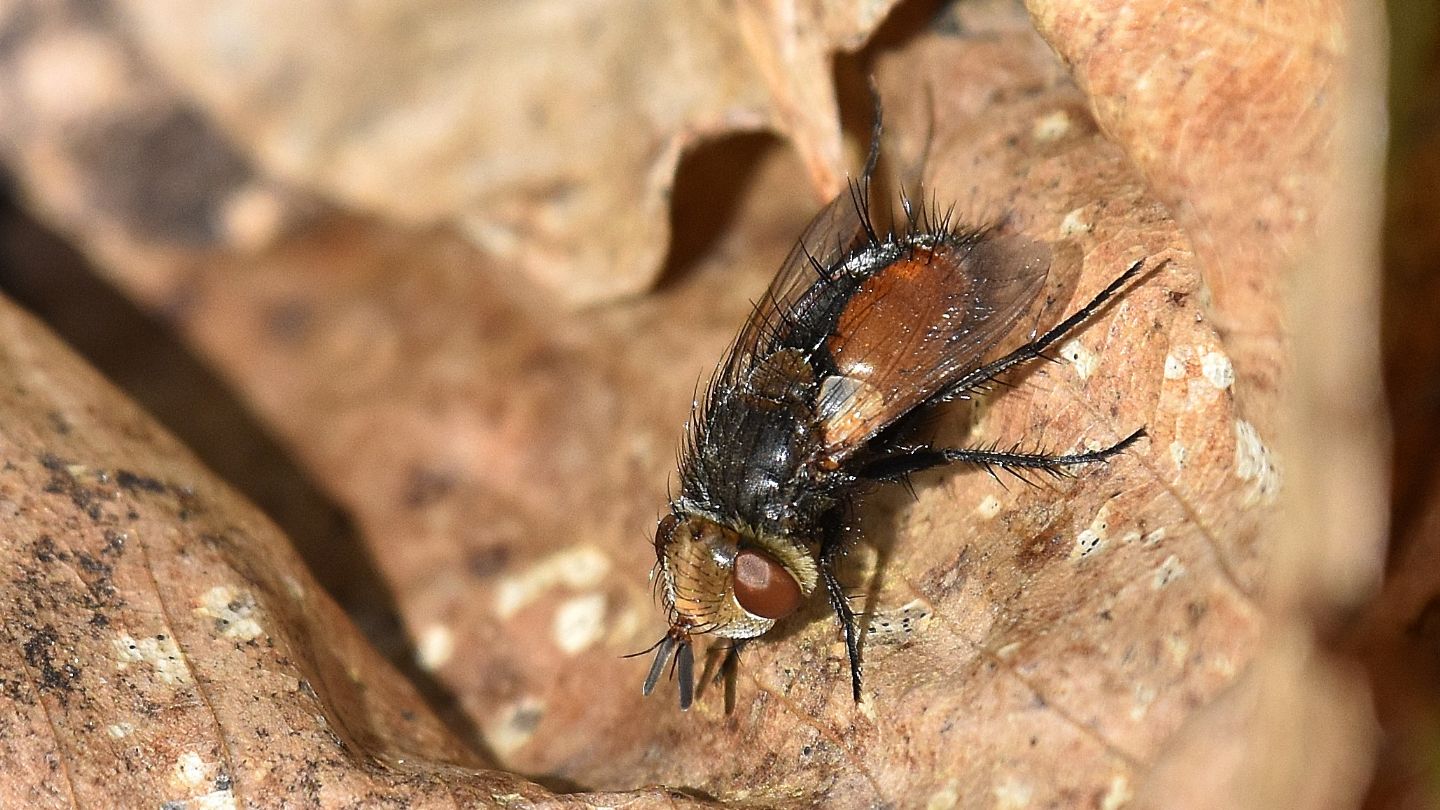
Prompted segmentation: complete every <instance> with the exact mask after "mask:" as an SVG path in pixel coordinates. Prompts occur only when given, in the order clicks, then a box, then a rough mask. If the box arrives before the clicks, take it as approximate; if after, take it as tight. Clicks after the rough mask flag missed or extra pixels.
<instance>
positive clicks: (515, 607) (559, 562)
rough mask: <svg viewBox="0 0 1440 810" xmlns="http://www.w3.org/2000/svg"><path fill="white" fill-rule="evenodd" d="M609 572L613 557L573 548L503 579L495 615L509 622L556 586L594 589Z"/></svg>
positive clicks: (591, 549)
mask: <svg viewBox="0 0 1440 810" xmlns="http://www.w3.org/2000/svg"><path fill="white" fill-rule="evenodd" d="M609 572H610V558H609V557H607V556H605V553H604V552H603V551H601V550H600V549H598V548H596V547H595V546H572V547H570V548H567V549H565V550H563V551H559V552H556V553H555V554H551V555H550V556H549V557H546V558H544V559H543V560H540V561H539V562H537V563H535V564H534V565H532V566H530V568H528V569H526V570H525V571H523V572H521V573H519V574H516V575H515V576H512V577H507V578H506V579H504V580H501V582H500V585H499V587H498V588H496V591H495V612H496V613H498V614H499V615H500V618H502V619H508V618H510V617H511V616H514V615H515V614H516V613H519V612H520V611H521V610H522V609H523V608H524V607H525V606H526V605H528V604H530V603H531V602H533V601H535V600H536V599H537V598H539V596H540V594H542V593H544V592H545V591H546V590H548V589H550V588H553V587H555V586H556V585H565V586H567V587H570V588H576V589H580V588H593V587H595V586H596V585H598V584H600V581H601V579H603V578H604V577H605V575H606V574H607V573H609Z"/></svg>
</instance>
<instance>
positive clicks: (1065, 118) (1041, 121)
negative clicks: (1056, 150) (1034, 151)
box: [1030, 110, 1073, 141]
mask: <svg viewBox="0 0 1440 810" xmlns="http://www.w3.org/2000/svg"><path fill="white" fill-rule="evenodd" d="M1072 128H1073V124H1072V122H1071V121H1070V113H1069V112H1067V111H1065V110H1056V111H1054V112H1052V113H1049V114H1047V115H1042V116H1041V117H1039V118H1037V119H1035V124H1034V126H1032V127H1031V129H1030V132H1031V134H1032V135H1033V136H1034V137H1035V140H1037V141H1058V140H1060V139H1061V138H1063V137H1065V136H1066V135H1068V134H1070V130H1071V129H1072Z"/></svg>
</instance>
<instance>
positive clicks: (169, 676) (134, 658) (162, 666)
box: [110, 633, 190, 685]
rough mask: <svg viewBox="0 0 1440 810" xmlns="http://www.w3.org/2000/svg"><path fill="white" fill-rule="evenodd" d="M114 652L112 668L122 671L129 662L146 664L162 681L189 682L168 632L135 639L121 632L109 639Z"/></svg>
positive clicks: (183, 665)
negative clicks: (113, 665)
mask: <svg viewBox="0 0 1440 810" xmlns="http://www.w3.org/2000/svg"><path fill="white" fill-rule="evenodd" d="M110 645H111V648H112V649H113V650H114V652H115V669H116V670H118V671H121V672H123V671H125V670H127V669H129V668H130V666H131V665H133V664H147V665H149V667H150V669H151V670H153V671H154V673H155V675H156V677H158V678H159V679H160V680H161V681H162V682H164V683H167V684H171V685H175V684H185V683H189V682H190V668H189V667H188V666H186V665H185V659H184V658H183V657H181V655H180V648H179V647H177V646H175V640H174V639H173V638H171V637H170V636H168V635H158V636H146V637H145V638H140V639H137V638H135V637H133V636H131V635H130V634H129V633H121V634H120V635H119V636H117V637H115V638H114V639H112V640H111V641H110Z"/></svg>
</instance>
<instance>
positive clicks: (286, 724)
mask: <svg viewBox="0 0 1440 810" xmlns="http://www.w3.org/2000/svg"><path fill="white" fill-rule="evenodd" d="M0 347H3V350H0V376H3V379H4V380H6V384H5V385H4V387H3V391H0V413H3V419H0V424H3V426H4V427H3V429H0V455H3V458H4V468H3V470H0V511H3V514H4V520H5V539H4V543H3V544H0V554H3V555H4V569H5V571H7V572H8V576H7V578H6V580H5V583H4V586H3V591H4V598H3V600H0V604H3V609H0V610H3V627H4V628H5V629H4V637H5V644H4V652H3V653H0V672H3V673H4V674H3V677H0V695H3V696H0V705H4V706H5V717H6V721H5V734H4V742H3V745H0V761H3V763H4V772H5V774H6V777H5V779H3V780H0V803H3V804H4V805H5V806H7V807H63V806H71V807H75V806H80V807H98V806H117V805H125V806H136V805H140V804H146V803H148V804H164V805H165V806H167V807H168V806H172V804H173V806H176V807H181V806H184V807H189V806H206V807H235V806H240V805H242V804H247V805H248V804H254V805H257V806H275V805H278V804H282V803H302V804H307V805H309V806H337V805H341V804H349V803H360V804H375V803H380V802H391V801H399V800H404V801H406V802H407V803H409V802H421V803H440V802H446V803H477V804H486V805H489V804H494V803H501V804H506V805H507V806H534V804H535V803H537V802H540V801H546V800H551V799H553V797H552V796H550V794H549V793H547V792H546V791H544V790H542V789H540V788H539V787H537V786H535V785H533V784H530V783H528V782H526V781H525V780H523V779H520V778H518V777H514V776H510V775H508V774H504V773H501V772H497V771H481V770H477V767H478V766H480V765H481V764H483V763H482V760H480V759H478V758H477V757H476V756H475V755H474V754H472V753H470V752H469V751H468V750H467V749H466V748H465V747H464V746H463V745H462V744H460V743H458V742H457V741H456V740H455V739H454V738H453V736H451V735H450V734H449V732H448V731H446V729H445V728H444V727H443V726H441V725H440V724H439V723H438V722H437V721H436V720H435V718H434V716H433V715H432V714H431V713H430V710H429V709H428V708H426V706H425V705H424V704H423V703H422V702H421V701H420V699H419V698H418V696H417V695H416V693H415V691H414V689H413V688H412V687H411V686H410V685H409V684H407V683H406V682H405V681H404V680H403V679H401V678H400V677H399V676H398V675H397V674H396V673H395V672H394V670H392V669H390V668H389V667H388V666H387V665H386V664H385V663H384V662H383V661H381V660H380V659H379V658H378V657H377V656H376V655H375V653H374V652H373V651H372V650H371V648H370V647H369V645H368V644H367V643H366V642H365V641H364V639H362V638H361V637H360V635H359V634H358V633H356V632H355V631H354V629H353V628H352V627H351V625H350V623H349V622H348V621H347V620H346V619H345V617H344V615H343V614H342V613H340V611H339V609H338V608H337V607H336V606H335V604H334V603H333V602H332V601H331V600H330V599H329V597H327V596H326V595H325V593H324V592H323V591H322V590H320V588H319V587H318V586H317V585H316V584H315V582H314V580H312V579H311V578H310V577H309V575H308V574H306V573H305V571H304V569H303V566H302V565H301V564H300V562H299V560H298V558H296V557H295V555H294V552H293V551H291V550H290V548H289V546H288V545H287V543H286V542H285V540H284V538H283V537H282V536H281V535H279V533H277V532H276V531H275V530H274V528H273V526H272V525H271V524H270V523H269V522H268V521H267V520H266V519H265V518H264V517H263V516H262V515H260V514H259V513H258V512H257V511H256V510H255V509H254V508H253V507H250V506H248V505H246V504H245V503H244V502H243V501H241V500H240V499H238V498H237V497H236V496H235V494H234V493H233V492H231V491H230V490H229V489H228V488H226V487H225V486H224V485H222V484H220V483H218V482H216V481H215V480H214V479H213V478H212V477H211V476H210V475H209V474H208V473H207V472H206V471H205V470H204V469H203V468H201V467H200V466H199V465H198V464H196V463H195V462H194V460H193V459H192V458H191V457H190V456H189V454H188V453H187V452H186V451H185V450H184V449H183V448H182V447H180V446H179V445H178V444H177V443H176V442H175V441H174V440H173V439H171V438H170V437H168V436H167V435H165V434H164V433H163V432H161V431H160V430H159V429H158V428H156V427H155V426H154V424H153V423H152V422H151V421H150V420H149V418H148V417H147V416H145V414H143V413H142V412H140V411H139V410H138V409H137V408H136V407H135V406H134V405H132V404H130V403H129V402H127V401H126V400H125V399H124V398H123V397H122V396H120V395H119V394H118V393H117V392H116V391H115V390H114V389H112V388H111V387H110V386H109V385H108V384H107V383H105V382H104V381H103V380H102V379H101V378H100V377H99V376H98V375H96V374H95V373H94V372H93V371H90V370H89V369H87V368H85V367H84V366H83V364H82V363H81V361H79V360H78V359H77V358H75V357H74V356H73V355H71V354H70V353H69V352H68V351H67V350H66V349H64V348H63V347H62V346H61V345H60V344H59V343H57V342H56V341H55V340H54V339H53V338H51V337H49V336H48V335H46V334H45V332H44V330H43V329H42V328H41V327H40V326H39V325H38V324H37V323H35V322H34V321H33V320H32V319H31V318H30V317H28V316H26V315H24V314H22V313H21V312H20V311H19V310H17V309H16V308H15V307H14V306H13V305H11V304H9V303H8V302H0ZM599 798H600V797H583V796H581V797H576V806H588V803H589V802H590V801H591V800H592V799H599ZM603 801H609V802H619V801H636V802H642V803H654V802H665V803H672V804H673V803H674V801H673V799H667V798H666V797H665V796H664V794H663V793H660V792H656V791H648V792H646V791H641V792H636V793H633V794H628V795H625V796H613V797H605V798H604V799H603ZM682 803H683V802H682Z"/></svg>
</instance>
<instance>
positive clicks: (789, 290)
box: [711, 180, 872, 390]
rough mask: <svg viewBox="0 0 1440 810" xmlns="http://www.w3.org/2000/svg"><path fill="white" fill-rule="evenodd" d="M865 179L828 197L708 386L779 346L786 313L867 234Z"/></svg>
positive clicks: (737, 377)
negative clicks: (827, 200)
mask: <svg viewBox="0 0 1440 810" xmlns="http://www.w3.org/2000/svg"><path fill="white" fill-rule="evenodd" d="M868 185H869V184H868V182H866V181H865V180H861V181H859V182H857V183H852V184H851V186H850V188H849V190H848V191H843V192H841V193H840V194H839V195H837V196H836V197H835V199H833V200H831V201H830V202H829V204H827V205H826V206H825V207H824V208H822V209H820V212H819V213H818V214H816V215H815V218H814V219H812V220H810V224H809V225H807V226H805V231H804V233H802V234H801V235H800V239H799V241H798V242H796V243H795V247H793V248H791V250H790V254H789V255H788V256H786V257H785V262H784V264H782V265H780V270H779V272H777V273H776V274H775V278H774V279H773V280H772V281H771V282H770V286H769V287H767V288H766V289H765V293H764V295H762V296H761V297H760V300H759V301H757V302H756V303H755V311H754V312H753V313H751V316H750V318H749V319H748V320H747V321H746V322H745V325H744V326H743V327H742V328H741V329H740V334H739V335H738V336H736V338H735V342H734V343H733V344H731V346H730V351H729V353H728V354H727V355H726V357H725V360H724V361H723V362H722V363H721V365H720V371H719V373H717V374H716V375H715V380H714V381H713V382H712V383H711V389H712V390H713V389H714V388H715V387H716V386H720V385H724V384H726V383H731V384H733V383H737V382H740V381H743V380H745V379H746V378H747V377H748V376H749V371H750V369H751V368H752V367H753V366H754V364H755V363H756V362H757V361H758V360H759V359H760V358H764V357H767V356H769V355H770V354H771V352H773V351H774V350H775V349H776V348H778V346H779V343H780V342H781V339H782V337H783V336H784V335H786V334H787V333H788V332H789V331H790V327H792V326H793V325H794V324H792V323H789V322H788V321H789V319H790V318H791V316H792V314H793V313H794V312H795V311H796V309H797V304H799V302H800V300H801V299H802V298H804V297H805V295H806V294H807V293H811V292H812V291H813V290H814V289H815V288H816V285H817V283H819V282H821V281H825V280H828V279H826V277H825V275H824V272H825V270H826V268H832V267H835V266H836V265H838V264H839V263H840V262H841V261H843V260H844V259H845V257H847V256H848V255H850V254H851V253H852V252H854V251H855V250H856V249H858V248H859V247H860V246H861V245H863V244H865V243H866V242H867V241H868V240H869V239H871V238H872V237H871V235H870V234H871V231H870V226H869V224H868V220H869V214H868V211H869V208H868V205H869V203H868V201H867V199H868V198H867V195H868V193H869V189H868V188H867V186H868Z"/></svg>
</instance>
